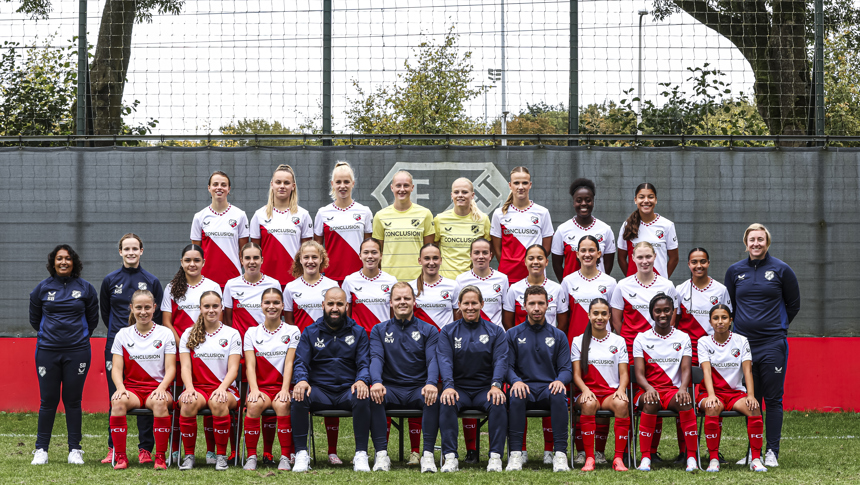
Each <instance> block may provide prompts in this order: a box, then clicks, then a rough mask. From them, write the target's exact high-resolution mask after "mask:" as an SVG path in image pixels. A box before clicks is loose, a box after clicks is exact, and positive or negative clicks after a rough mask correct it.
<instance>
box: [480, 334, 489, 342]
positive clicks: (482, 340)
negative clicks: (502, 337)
mask: <svg viewBox="0 0 860 485" xmlns="http://www.w3.org/2000/svg"><path fill="white" fill-rule="evenodd" d="M478 340H479V341H480V342H481V343H482V344H485V343H487V342H489V341H490V336H489V335H487V334H484V335H481V336H480V337H478Z"/></svg>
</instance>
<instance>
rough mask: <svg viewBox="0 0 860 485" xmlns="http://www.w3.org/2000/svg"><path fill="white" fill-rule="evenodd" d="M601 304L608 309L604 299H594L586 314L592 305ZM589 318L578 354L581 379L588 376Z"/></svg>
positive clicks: (589, 312)
mask: <svg viewBox="0 0 860 485" xmlns="http://www.w3.org/2000/svg"><path fill="white" fill-rule="evenodd" d="M598 304H603V305H606V307H607V308H609V302H608V301H606V299H605V298H595V299H593V300H591V303H589V304H588V314H589V315H591V308H592V307H593V306H594V305H598ZM591 335H592V331H591V318H589V319H588V325H586V326H585V333H583V334H582V349H581V350H580V352H579V368H580V369H581V370H582V375H583V377H584V376H585V375H586V374H588V349H589V348H591Z"/></svg>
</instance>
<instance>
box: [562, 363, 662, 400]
mask: <svg viewBox="0 0 860 485" xmlns="http://www.w3.org/2000/svg"><path fill="white" fill-rule="evenodd" d="M574 365H580V363H579V362H576V363H574ZM582 381H583V382H585V385H586V386H588V388H589V389H591V392H593V393H594V394H596V395H598V396H600V395H606V394H612V393H613V392H615V391H616V389H615V388H614V387H612V386H610V385H609V384H608V383H607V382H606V379H604V378H603V374H601V373H600V371H598V370H597V367H596V366H593V365H589V366H588V374H586V375H584V376H583V378H582ZM648 382H651V381H648Z"/></svg>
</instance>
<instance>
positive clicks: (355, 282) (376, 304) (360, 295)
mask: <svg viewBox="0 0 860 485" xmlns="http://www.w3.org/2000/svg"><path fill="white" fill-rule="evenodd" d="M394 283H397V278H395V277H394V276H391V275H390V274H388V273H386V272H385V271H380V272H379V274H377V275H376V276H375V277H373V278H368V277H367V276H364V273H362V272H361V270H359V271H356V272H355V273H352V274H351V275H349V276H347V277H346V279H345V280H343V291H344V292H346V302H347V303H349V304H350V308H352V319H353V320H355V323H357V324H359V325H361V326H362V327H364V328H365V330H367V331H368V333H369V332H370V329H372V328H373V326H374V325H376V324H377V323H379V322H384V321H386V320H388V319H389V318H391V304H390V302H391V287H392V286H394Z"/></svg>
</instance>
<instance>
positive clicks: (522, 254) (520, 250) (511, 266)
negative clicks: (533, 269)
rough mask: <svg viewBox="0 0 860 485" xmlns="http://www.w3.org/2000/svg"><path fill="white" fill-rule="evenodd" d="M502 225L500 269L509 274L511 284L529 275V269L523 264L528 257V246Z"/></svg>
mask: <svg viewBox="0 0 860 485" xmlns="http://www.w3.org/2000/svg"><path fill="white" fill-rule="evenodd" d="M506 231H507V230H506V229H505V226H504V225H502V259H501V261H499V271H501V272H502V273H504V274H506V275H508V282H510V283H511V284H513V283H516V282H517V281H519V280H521V279H523V278H525V277H527V276H528V275H529V270H528V268H526V265H525V264H523V261H525V258H526V248H524V247H523V245H522V243H520V241H519V239H517V237H516V236H514V235H513V234H507V233H506Z"/></svg>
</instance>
